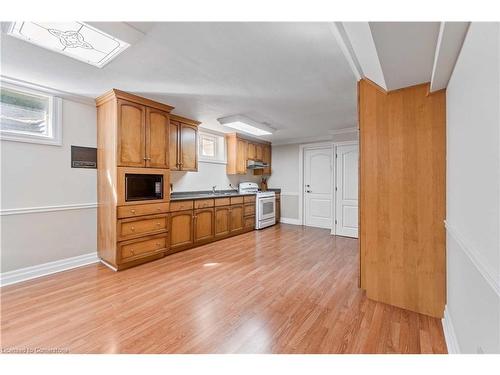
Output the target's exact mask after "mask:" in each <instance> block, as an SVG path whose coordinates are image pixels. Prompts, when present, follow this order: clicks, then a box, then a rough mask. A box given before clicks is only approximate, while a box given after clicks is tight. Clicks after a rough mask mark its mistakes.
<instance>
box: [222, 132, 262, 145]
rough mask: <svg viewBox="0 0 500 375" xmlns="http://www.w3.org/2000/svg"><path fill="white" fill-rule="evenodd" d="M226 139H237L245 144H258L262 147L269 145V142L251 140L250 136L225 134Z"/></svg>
mask: <svg viewBox="0 0 500 375" xmlns="http://www.w3.org/2000/svg"><path fill="white" fill-rule="evenodd" d="M226 138H238V139H243V140H244V141H247V142H252V143H260V144H263V145H271V142H269V141H264V140H262V139H256V138H252V137H250V136H246V135H242V134H240V133H226Z"/></svg>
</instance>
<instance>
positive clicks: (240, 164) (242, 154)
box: [236, 139, 248, 174]
mask: <svg viewBox="0 0 500 375" xmlns="http://www.w3.org/2000/svg"><path fill="white" fill-rule="evenodd" d="M236 152H237V155H236V173H238V174H246V173H247V159H248V157H247V153H248V142H247V141H244V140H243V139H238V143H237V150H236Z"/></svg>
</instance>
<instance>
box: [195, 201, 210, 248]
mask: <svg viewBox="0 0 500 375" xmlns="http://www.w3.org/2000/svg"><path fill="white" fill-rule="evenodd" d="M213 239H214V209H213V208H202V209H199V210H194V242H195V243H200V242H209V241H212V240H213Z"/></svg>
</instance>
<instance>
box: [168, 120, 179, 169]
mask: <svg viewBox="0 0 500 375" xmlns="http://www.w3.org/2000/svg"><path fill="white" fill-rule="evenodd" d="M169 129H170V130H169V133H170V142H169V145H168V148H169V157H168V159H169V164H170V170H171V171H178V170H179V143H180V133H181V132H180V124H179V123H178V122H177V121H172V120H171V121H170V126H169Z"/></svg>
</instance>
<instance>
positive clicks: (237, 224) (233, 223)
mask: <svg viewBox="0 0 500 375" xmlns="http://www.w3.org/2000/svg"><path fill="white" fill-rule="evenodd" d="M243 212H244V210H243V205H242V204H237V205H232V206H231V220H230V223H229V228H230V231H229V232H230V234H236V233H237V232H241V231H242V230H243V228H244V225H245V223H244V220H243Z"/></svg>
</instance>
